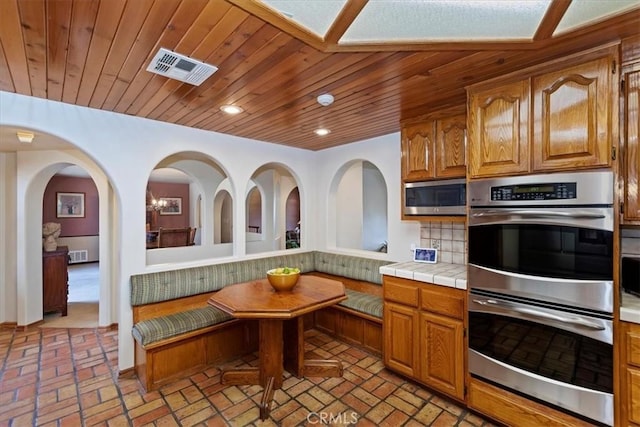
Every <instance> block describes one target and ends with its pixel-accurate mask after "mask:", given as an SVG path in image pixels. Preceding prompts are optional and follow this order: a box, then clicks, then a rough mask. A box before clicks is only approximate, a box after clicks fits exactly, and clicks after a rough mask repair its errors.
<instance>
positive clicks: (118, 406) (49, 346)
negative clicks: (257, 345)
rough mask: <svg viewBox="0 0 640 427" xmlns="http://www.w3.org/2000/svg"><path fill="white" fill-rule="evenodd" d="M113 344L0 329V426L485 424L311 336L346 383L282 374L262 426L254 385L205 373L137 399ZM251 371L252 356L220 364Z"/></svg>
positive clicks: (85, 334) (73, 332)
mask: <svg viewBox="0 0 640 427" xmlns="http://www.w3.org/2000/svg"><path fill="white" fill-rule="evenodd" d="M117 346H118V343H117V331H115V330H114V331H106V332H104V331H99V330H97V329H40V328H30V329H29V330H28V331H22V330H8V329H4V330H0V363H1V365H0V368H1V370H0V426H11V427H16V426H18V427H22V426H74V427H75V426H80V425H84V426H94V425H98V426H109V427H117V426H196V425H197V426H247V425H252V426H301V425H328V424H330V425H357V426H394V427H396V426H443V427H450V426H469V427H471V426H491V425H492V424H490V423H488V422H487V421H485V420H483V419H482V418H480V417H478V416H476V415H474V414H471V413H469V412H467V411H465V410H463V409H462V408H460V407H459V406H457V405H455V404H453V403H451V402H449V401H447V400H445V399H443V398H441V397H438V396H435V395H433V394H431V393H430V392H428V391H427V390H425V389H423V388H421V387H418V386H417V385H415V384H413V383H411V382H407V381H405V380H404V379H402V378H401V377H399V376H396V375H394V374H392V373H391V372H389V371H388V370H386V369H385V368H384V367H383V364H382V362H381V360H380V359H379V358H377V357H374V356H372V355H370V354H368V353H366V352H364V351H362V350H359V349H357V348H354V347H351V346H348V345H346V344H344V343H342V342H339V341H335V340H333V339H332V338H330V337H328V336H326V335H324V334H322V333H320V332H317V331H315V330H312V331H308V332H307V336H306V346H307V350H308V351H309V352H310V353H315V354H316V355H318V356H321V357H332V358H336V359H339V360H341V361H342V363H343V366H344V368H345V369H344V376H343V377H342V378H305V379H299V378H296V377H293V376H291V375H289V374H288V373H287V374H286V377H285V381H284V385H283V388H282V389H281V390H278V391H276V393H275V396H274V400H275V403H274V405H273V409H272V411H271V418H270V419H268V420H267V421H264V422H263V421H260V419H259V412H258V406H257V404H256V402H259V400H260V397H261V394H262V393H261V392H262V388H261V387H259V386H242V387H239V386H225V385H222V384H220V369H219V368H220V367H219V366H210V367H208V368H206V369H203V370H202V371H200V372H197V373H195V374H193V375H191V376H190V377H188V378H183V379H179V380H176V381H175V382H173V383H170V384H167V385H166V386H164V387H162V388H161V389H160V390H157V391H153V392H149V393H144V392H143V391H142V389H141V387H140V386H139V384H138V382H137V380H136V379H123V378H117V374H116V372H117ZM256 364H257V359H256V355H251V356H247V357H245V358H242V359H239V360H235V361H233V362H231V363H227V364H225V365H224V366H243V365H254V366H255V365H256ZM320 417H324V418H323V419H321V418H320ZM323 420H324V421H326V423H325V424H323V423H322V422H321V421H323Z"/></svg>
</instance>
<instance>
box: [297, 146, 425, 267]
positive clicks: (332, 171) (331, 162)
mask: <svg viewBox="0 0 640 427" xmlns="http://www.w3.org/2000/svg"><path fill="white" fill-rule="evenodd" d="M354 160H366V161H368V162H371V163H372V164H373V165H374V166H376V167H377V168H378V169H379V170H380V173H381V174H382V176H383V177H384V180H385V184H386V188H387V201H386V203H387V217H388V221H387V225H388V229H387V236H388V252H387V253H386V254H385V253H377V252H370V251H364V250H357V249H347V248H341V247H338V246H337V245H336V237H335V236H336V227H337V222H338V219H337V218H336V213H335V204H336V203H337V201H336V198H335V194H333V192H332V189H331V185H332V182H333V178H334V177H335V176H336V173H337V172H338V171H339V170H341V169H343V168H344V167H348V164H349V163H350V162H352V161H354ZM400 180H401V178H400V134H399V133H393V134H390V135H384V136H381V137H378V138H372V139H368V140H365V141H360V142H354V143H352V144H347V145H342V146H338V147H334V148H329V149H326V150H321V151H318V152H317V156H316V179H315V187H313V191H314V193H315V195H316V199H317V200H318V204H317V206H318V208H319V211H318V216H317V223H316V224H315V225H314V226H313V227H312V228H311V229H310V230H309V231H310V233H313V236H314V241H315V242H316V247H318V248H322V249H327V250H331V251H333V252H340V253H347V254H353V255H360V256H366V257H371V258H381V259H388V260H392V261H408V260H410V259H411V255H412V253H411V250H410V247H411V243H415V242H418V241H419V239H420V223H418V222H416V221H402V220H401V219H400V211H401V209H400V207H401V200H400V196H401V194H400ZM303 200H306V199H303Z"/></svg>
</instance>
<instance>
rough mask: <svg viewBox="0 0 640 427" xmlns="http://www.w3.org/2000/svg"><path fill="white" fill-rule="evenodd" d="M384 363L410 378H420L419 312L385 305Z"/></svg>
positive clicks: (401, 306) (390, 304) (388, 304)
mask: <svg viewBox="0 0 640 427" xmlns="http://www.w3.org/2000/svg"><path fill="white" fill-rule="evenodd" d="M383 319H384V321H383V322H384V324H383V330H384V332H383V334H384V352H383V353H384V363H385V365H386V366H387V367H388V368H389V369H392V370H394V371H396V372H399V373H401V374H404V375H407V376H409V377H414V378H415V377H417V376H418V357H419V352H418V350H419V347H418V346H417V345H415V343H416V342H417V341H418V337H419V334H418V319H419V317H418V310H417V309H415V308H412V307H407V306H404V305H401V304H394V303H389V302H385V303H384V315H383Z"/></svg>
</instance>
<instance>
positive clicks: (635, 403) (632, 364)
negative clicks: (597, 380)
mask: <svg viewBox="0 0 640 427" xmlns="http://www.w3.org/2000/svg"><path fill="white" fill-rule="evenodd" d="M619 329H620V332H619V337H620V362H621V363H620V370H621V372H620V394H619V397H618V399H619V407H620V420H619V422H617V423H616V425H620V426H640V324H636V323H629V322H620V328H619Z"/></svg>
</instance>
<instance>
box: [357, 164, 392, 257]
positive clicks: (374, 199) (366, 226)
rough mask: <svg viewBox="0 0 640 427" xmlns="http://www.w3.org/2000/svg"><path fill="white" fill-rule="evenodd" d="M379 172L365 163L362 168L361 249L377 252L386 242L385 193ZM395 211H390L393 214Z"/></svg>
mask: <svg viewBox="0 0 640 427" xmlns="http://www.w3.org/2000/svg"><path fill="white" fill-rule="evenodd" d="M381 188H386V187H385V182H384V177H383V176H382V174H381V173H380V171H379V170H378V169H377V168H375V167H372V166H371V165H370V164H368V163H365V164H363V167H362V206H363V215H362V249H365V250H368V251H377V250H379V249H380V247H381V246H382V245H383V244H384V242H386V241H387V238H388V236H387V223H388V216H389V212H387V193H386V192H384V191H380V189H381ZM394 212H395V211H392V213H394Z"/></svg>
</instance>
